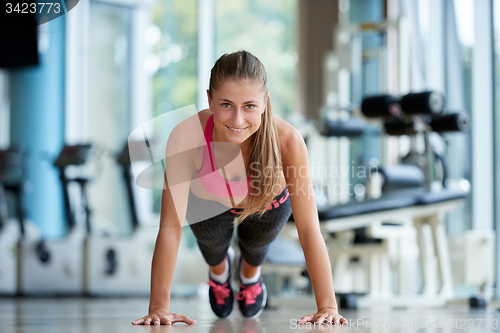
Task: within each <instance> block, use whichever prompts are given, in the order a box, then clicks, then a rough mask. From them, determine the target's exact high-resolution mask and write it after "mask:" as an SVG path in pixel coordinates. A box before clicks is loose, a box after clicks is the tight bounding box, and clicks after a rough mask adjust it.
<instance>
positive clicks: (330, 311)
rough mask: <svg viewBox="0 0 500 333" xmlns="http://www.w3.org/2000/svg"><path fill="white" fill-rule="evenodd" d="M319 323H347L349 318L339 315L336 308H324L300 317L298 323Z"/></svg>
mask: <svg viewBox="0 0 500 333" xmlns="http://www.w3.org/2000/svg"><path fill="white" fill-rule="evenodd" d="M308 322H311V323H318V324H329V325H347V319H345V318H344V317H342V316H341V315H339V313H338V311H337V310H336V309H334V308H322V309H319V310H318V312H316V313H314V314H310V315H307V316H304V317H302V318H300V320H299V321H298V323H308Z"/></svg>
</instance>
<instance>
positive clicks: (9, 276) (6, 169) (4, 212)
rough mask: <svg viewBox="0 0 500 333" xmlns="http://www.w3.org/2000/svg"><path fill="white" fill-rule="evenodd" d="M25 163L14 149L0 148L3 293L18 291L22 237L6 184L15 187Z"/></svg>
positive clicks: (0, 276)
mask: <svg viewBox="0 0 500 333" xmlns="http://www.w3.org/2000/svg"><path fill="white" fill-rule="evenodd" d="M12 162H18V163H12ZM23 164H24V159H23V158H22V157H21V156H20V155H18V154H17V153H16V151H15V150H14V149H10V150H0V294H3V295H14V294H16V293H17V270H18V258H17V247H18V242H19V238H20V237H21V228H20V224H19V223H18V221H16V220H15V219H13V218H12V219H11V218H10V217H9V210H8V203H7V193H6V189H5V186H8V187H10V188H15V186H16V185H17V183H19V181H20V179H21V178H22V172H19V171H22V170H23V168H22V165H23ZM17 166H19V168H18V167H17ZM16 174H17V177H16ZM16 178H17V179H16ZM21 217H22V214H21Z"/></svg>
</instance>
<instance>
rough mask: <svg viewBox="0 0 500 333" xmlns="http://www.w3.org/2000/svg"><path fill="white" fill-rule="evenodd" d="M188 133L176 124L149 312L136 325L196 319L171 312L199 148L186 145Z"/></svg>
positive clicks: (169, 146)
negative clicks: (180, 245) (176, 271)
mask: <svg viewBox="0 0 500 333" xmlns="http://www.w3.org/2000/svg"><path fill="white" fill-rule="evenodd" d="M181 124H183V123H181ZM186 133H190V132H186V131H185V130H184V128H183V126H179V127H176V129H174V131H173V132H172V134H171V136H170V138H169V141H168V144H167V149H166V154H165V156H166V158H165V165H166V172H165V174H164V189H163V192H162V201H161V215H160V229H159V231H158V236H157V238H156V244H155V249H154V253H153V260H152V267H151V295H150V301H149V314H148V315H147V316H144V317H142V318H140V319H138V320H135V321H133V322H132V324H134V325H141V324H143V325H151V324H155V325H160V324H163V325H170V324H173V323H176V322H184V323H186V324H194V323H195V321H194V320H192V319H190V318H188V317H186V316H183V315H179V314H176V313H172V312H170V295H171V291H172V280H173V277H174V271H175V265H176V262H177V255H178V250H179V244H180V241H181V237H182V227H183V224H184V218H185V216H186V210H187V204H188V196H189V188H190V186H191V177H192V170H193V158H194V157H195V153H196V151H197V149H196V148H193V147H192V145H190V146H187V145H186V143H189V142H191V143H192V142H193V141H188V140H186V137H185V136H186ZM191 133H192V132H191Z"/></svg>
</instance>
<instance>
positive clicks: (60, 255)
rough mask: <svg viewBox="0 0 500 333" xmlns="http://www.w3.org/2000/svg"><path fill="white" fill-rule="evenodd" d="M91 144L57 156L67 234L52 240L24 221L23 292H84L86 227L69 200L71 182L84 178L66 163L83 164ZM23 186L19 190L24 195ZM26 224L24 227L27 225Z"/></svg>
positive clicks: (20, 246)
mask: <svg viewBox="0 0 500 333" xmlns="http://www.w3.org/2000/svg"><path fill="white" fill-rule="evenodd" d="M89 148H90V145H83V146H81V149H75V148H71V147H64V148H63V149H62V151H61V153H60V154H59V156H58V157H57V158H56V159H55V161H54V165H55V166H56V167H57V168H58V169H59V172H60V179H61V183H62V184H63V194H64V199H65V205H66V216H67V221H66V222H67V224H66V235H65V237H64V238H62V239H55V240H52V239H51V240H48V239H43V238H41V237H40V232H39V230H38V229H37V228H34V227H33V226H32V224H31V223H23V219H22V218H21V219H20V224H21V228H22V229H26V230H25V232H24V233H23V237H22V239H21V241H20V245H19V249H20V252H19V261H20V272H19V292H20V293H21V294H26V295H33V294H51V295H54V294H82V293H83V281H84V280H83V242H84V238H85V231H84V230H83V228H82V227H81V226H80V225H79V224H78V223H77V218H76V217H75V214H76V212H74V211H71V209H70V208H71V207H70V205H69V203H68V200H69V199H68V198H69V193H68V189H67V184H69V183H70V182H72V181H75V182H84V181H85V179H83V178H81V177H76V178H69V177H68V176H67V174H66V171H67V170H66V167H67V166H68V165H71V164H76V165H81V164H83V163H84V162H85V160H86V159H87V157H88V150H89ZM20 194H21V190H19V191H18V195H19V196H20ZM23 225H24V227H23Z"/></svg>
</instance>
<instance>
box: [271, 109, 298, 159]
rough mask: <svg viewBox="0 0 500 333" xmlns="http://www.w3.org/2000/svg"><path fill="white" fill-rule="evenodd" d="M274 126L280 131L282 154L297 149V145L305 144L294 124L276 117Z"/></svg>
mask: <svg viewBox="0 0 500 333" xmlns="http://www.w3.org/2000/svg"><path fill="white" fill-rule="evenodd" d="M274 124H275V126H276V130H277V131H278V137H279V140H280V148H281V151H282V153H285V152H286V151H287V150H289V149H294V148H296V147H297V145H301V144H304V139H303V138H302V135H301V134H300V132H299V131H298V130H297V129H296V128H295V127H294V126H293V125H292V124H290V123H288V122H287V121H285V120H283V119H281V118H278V117H276V116H275V117H274Z"/></svg>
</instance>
